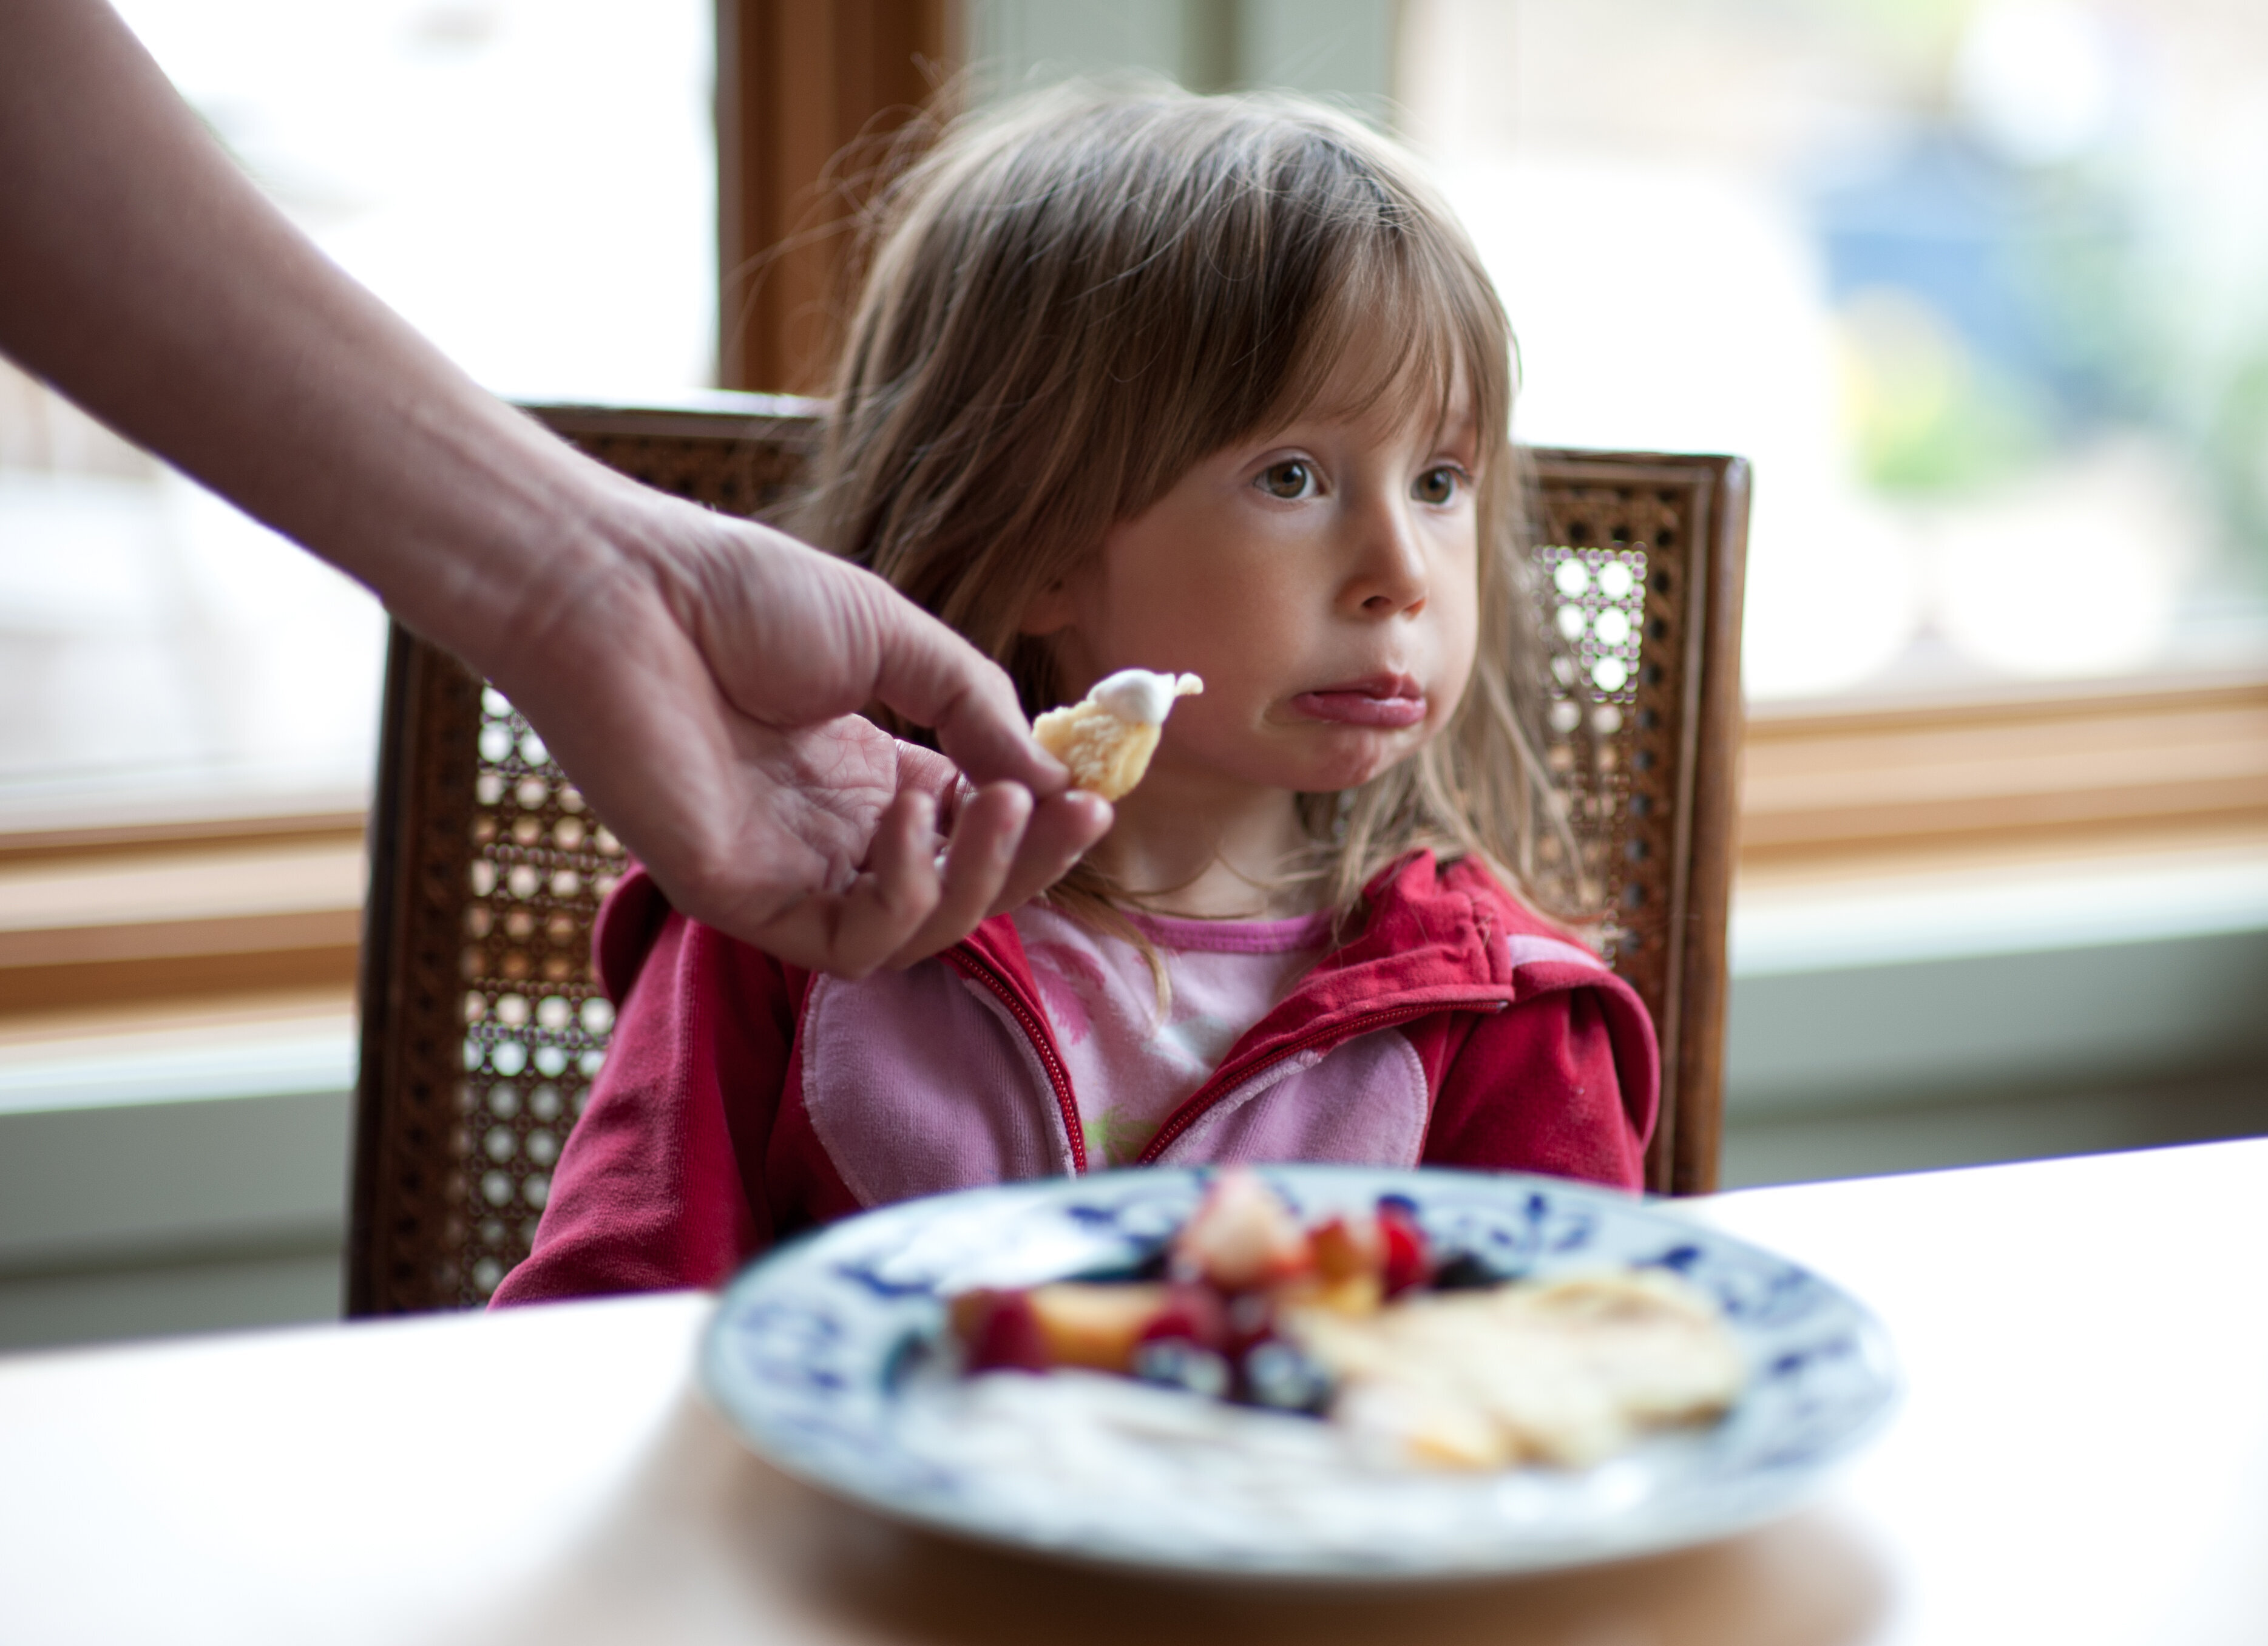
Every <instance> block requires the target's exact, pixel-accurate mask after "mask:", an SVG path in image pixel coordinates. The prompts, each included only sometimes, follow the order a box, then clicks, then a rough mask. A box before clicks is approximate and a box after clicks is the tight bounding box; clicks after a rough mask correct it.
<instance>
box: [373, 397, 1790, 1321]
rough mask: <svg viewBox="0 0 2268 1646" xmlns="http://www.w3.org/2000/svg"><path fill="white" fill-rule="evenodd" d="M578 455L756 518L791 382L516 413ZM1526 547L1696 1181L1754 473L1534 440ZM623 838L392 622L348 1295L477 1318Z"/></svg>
mask: <svg viewBox="0 0 2268 1646" xmlns="http://www.w3.org/2000/svg"><path fill="white" fill-rule="evenodd" d="M812 410H813V409H812V407H811V406H810V404H809V402H799V401H792V400H786V399H781V398H775V397H770V396H759V395H711V396H704V397H703V398H702V400H701V401H700V402H698V403H696V404H691V405H687V406H683V407H679V408H675V409H670V410H622V409H608V408H597V407H568V406H553V407H540V408H535V409H534V412H535V415H536V416H537V417H540V418H541V419H542V420H543V421H544V422H545V423H546V424H549V426H550V427H551V428H553V429H554V430H556V432H558V433H560V434H561V435H563V437H565V438H566V439H569V440H571V441H572V442H574V443H575V444H576V445H577V446H578V447H581V448H582V449H583V450H585V452H588V453H589V454H591V455H593V457H596V458H598V459H599V460H600V461H603V462H606V463H608V464H611V465H612V466H613V467H615V469H620V470H622V472H623V473H625V474H628V475H630V476H634V477H635V478H637V479H639V480H642V481H644V482H645V483H649V484H652V485H655V486H659V487H660V488H661V489H663V490H665V491H673V492H675V493H677V494H679V495H681V496H683V497H688V498H694V499H696V500H697V501H699V502H702V503H704V504H707V505H710V506H712V507H716V508H720V509H725V510H729V511H732V512H733V513H742V514H747V513H755V512H756V511H758V510H760V509H762V508H764V507H766V506H769V505H770V504H772V503H774V502H776V501H777V500H778V499H779V498H782V497H784V495H785V494H786V493H787V492H788V491H789V490H790V488H791V487H792V485H793V484H794V483H795V480H796V477H797V476H798V474H799V471H800V469H801V468H802V465H803V462H804V461H805V458H806V454H807V452H808V450H809V447H810V440H811V437H812V432H813V424H812V415H811V414H812ZM1528 456H1529V459H1530V461H1532V464H1533V484H1532V485H1531V488H1530V497H1531V498H1532V499H1533V504H1534V516H1535V518H1534V521H1533V526H1532V532H1533V535H1532V538H1531V541H1532V542H1534V543H1536V544H1539V545H1541V547H1540V548H1539V549H1538V550H1537V555H1536V558H1537V563H1538V565H1539V566H1540V568H1541V570H1542V572H1543V581H1542V584H1541V586H1540V587H1541V588H1542V591H1543V603H1544V604H1545V606H1546V607H1547V609H1548V613H1549V616H1550V618H1551V620H1552V621H1553V622H1554V623H1555V624H1557V627H1558V630H1559V632H1560V634H1561V635H1562V637H1563V638H1564V640H1565V647H1564V650H1563V653H1562V655H1561V658H1560V661H1558V663H1557V666H1556V667H1557V679H1556V681H1555V683H1554V692H1555V698H1554V701H1553V703H1552V704H1551V705H1550V747H1549V751H1548V752H1549V756H1550V759H1551V761H1552V763H1553V764H1554V765H1555V767H1557V770H1558V771H1559V773H1560V775H1561V777H1562V779H1563V780H1564V781H1565V783H1566V785H1567V788H1568V792H1569V794H1570V798H1571V801H1572V822H1573V824H1574V828H1575V831H1576V837H1577V840H1578V849H1579V850H1580V853H1582V854H1583V857H1584V860H1585V864H1586V867H1587V868H1588V869H1589V870H1590V871H1591V872H1592V874H1593V875H1594V876H1595V877H1596V878H1597V880H1598V881H1599V882H1601V883H1602V884H1603V885H1604V887H1605V889H1606V892H1607V895H1608V897H1609V900H1610V906H1611V908H1612V910H1613V911H1614V917H1613V924H1612V926H1610V928H1609V933H1608V941H1609V945H1610V956H1611V958H1612V960H1613V963H1614V964H1615V966H1616V970H1617V971H1620V972H1621V973H1622V974H1623V975H1624V977H1625V978H1628V979H1629V980H1630V981H1631V984H1632V985H1634V986H1635V987H1636V988H1637V989H1638V993H1639V994H1640V995H1641V996H1643V997H1644V999H1645V1000H1646V1005H1647V1007H1648V1008H1650V1009H1651V1010H1652V1012H1653V1018H1654V1022H1655V1024H1656V1026H1657V1027H1658V1028H1659V1030H1660V1031H1661V1046H1662V1057H1663V1081H1662V1086H1663V1090H1662V1105H1661V1125H1660V1127H1659V1129H1658V1131H1657V1133H1656V1134H1655V1137H1654V1140H1653V1148H1652V1150H1651V1153H1650V1154H1649V1156H1648V1160H1647V1182H1648V1185H1649V1186H1650V1187H1652V1188H1653V1189H1654V1190H1655V1191H1657V1192H1666V1193H1679V1194H1684V1193H1694V1192H1702V1191H1705V1190H1707V1189H1709V1188H1711V1187H1712V1186H1713V1185H1714V1184H1715V1179H1716V1162H1717V1149H1718V1126H1719V1108H1720V1089H1719V1064H1720V1059H1721V1056H1722V1050H1723V1037H1724V1017H1725V999H1726V975H1725V918H1726V907H1727V894H1728V891H1729V886H1730V880H1731V873H1732V854H1733V812H1734V793H1733V784H1734V759H1735V755H1736V752H1737V747H1738V739H1739V725H1740V712H1741V711H1740V698H1739V686H1738V657H1739V640H1740V626H1741V625H1740V616H1741V590H1742V562H1743V556H1744V552H1745V546H1746V535H1747V517H1748V516H1747V495H1748V470H1747V466H1746V464H1744V463H1743V462H1742V461H1740V460H1739V459H1736V458H1727V457H1681V456H1664V455H1653V454H1633V453H1609V452H1578V451H1546V450H1536V451H1533V452H1531V453H1529V454H1528ZM622 862H623V860H622V847H621V846H620V845H619V844H618V843H617V842H616V841H615V838H614V837H613V836H612V835H610V834H609V833H608V830H607V829H606V827H605V825H604V823H602V822H600V820H599V819H597V818H594V817H593V816H591V814H590V812H589V810H588V808H586V807H585V804H584V802H583V801H582V798H581V796H580V795H579V794H578V793H577V792H576V791H575V789H574V786H572V785H571V783H569V782H568V781H567V779H566V777H565V774H564V773H563V772H562V771H560V770H559V768H558V767H557V766H556V764H553V763H552V761H551V760H550V758H549V755H548V754H547V752H546V751H545V749H543V746H542V744H541V741H540V740H539V739H538V738H537V737H536V736H535V734H534V732H533V731H532V730H531V729H530V728H529V727H528V725H527V721H526V720H524V719H523V718H521V717H520V715H519V713H518V712H515V711H514V710H513V708H512V705H511V704H509V703H508V702H506V701H505V700H504V698H503V697H502V696H501V695H500V694H498V693H497V692H496V691H495V690H492V689H489V688H487V687H484V686H483V684H482V682H481V681H479V680H478V679H476V678H475V676H474V675H471V674H470V673H468V671H467V670H466V669H465V668H463V666H462V665H460V663H458V662H457V661H456V660H455V659H454V658H453V657H451V656H450V655H448V654H447V653H445V652H443V651H441V650H440V649H439V648H438V647H436V646H431V645H430V644H428V643H427V642H425V641H423V640H421V639H419V638H416V636H414V635H411V634H409V632H408V631H404V630H402V629H401V628H398V627H397V628H396V629H395V630H394V635H393V641H392V646H391V649H390V652H389V654H388V659H387V683H386V707H385V725H384V733H383V742H382V747H381V752H380V757H379V786H378V797H377V801H376V806H375V810H374V814H373V819H372V829H371V892H370V904H369V907H368V911H367V913H366V916H365V939H364V947H363V957H362V984H361V994H362V1025H363V1028H362V1035H363V1038H362V1074H361V1081H360V1087H359V1091H358V1094H357V1115H356V1133H355V1168H354V1207H353V1226H352V1231H351V1235H350V1244H349V1253H348V1275H349V1279H348V1312H349V1313H350V1314H353V1315H372V1314H388V1313H397V1312H402V1311H407V1310H427V1309H449V1308H472V1307H476V1306H478V1305H479V1304H480V1303H482V1302H483V1301H484V1300H485V1299H486V1298H487V1296H488V1295H489V1294H490V1292H492V1291H493V1290H494V1289H495V1288H496V1285H497V1281H499V1280H501V1279H502V1278H503V1276H504V1273H505V1272H506V1271H507V1270H508V1269H510V1268H511V1266H512V1265H513V1264H514V1263H516V1262H518V1261H519V1258H521V1257H522V1256H524V1255H525V1254H526V1252H527V1248H528V1244H529V1241H530V1239H531V1237H532V1236H533V1234H534V1228H535V1220H536V1216H537V1214H538V1213H539V1212H540V1211H541V1208H542V1205H543V1199H544V1196H545V1194H546V1192H547V1191H548V1190H549V1184H550V1169H551V1166H552V1163H553V1162H554V1161H555V1160H556V1158H557V1157H558V1154H559V1148H560V1145H561V1143H562V1142H563V1140H564V1139H565V1136H566V1133H567V1130H568V1127H569V1126H571V1125H572V1124H573V1121H574V1118H575V1116H576V1114H577V1113H578V1111H579V1110H580V1108H581V1105H582V1103H583V1099H584V1097H585V1095H586V1094H587V1092H588V1091H589V1089H590V1085H591V1081H592V1077H593V1075H594V1074H596V1073H597V1071H598V1068H599V1067H600V1062H601V1060H602V1059H604V1057H605V1054H606V1047H607V1035H608V1030H609V1028H610V1027H611V1025H612V1022H613V1014H612V1012H611V1010H610V1009H609V1008H608V1004H607V1001H606V1000H605V998H604V996H603V995H602V994H601V993H600V991H599V989H598V986H597V984H596V980H595V979H594V978H593V973H592V970H591V964H590V935H591V925H592V921H593V917H594V916H595V915H596V913H597V911H598V907H599V902H600V898H602V897H604V896H605V895H606V893H607V891H608V889H609V888H611V887H612V885H613V884H614V882H615V878H616V876H617V875H619V874H620V873H621V871H622Z"/></svg>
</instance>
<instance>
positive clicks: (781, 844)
mask: <svg viewBox="0 0 2268 1646" xmlns="http://www.w3.org/2000/svg"><path fill="white" fill-rule="evenodd" d="M615 502H616V504H617V506H618V508H619V510H620V512H621V513H622V515H623V516H624V517H626V518H627V521H628V522H629V525H630V529H629V530H627V531H626V532H625V533H624V536H625V538H626V539H628V540H629V541H628V546H627V547H626V549H625V550H624V552H623V554H622V558H621V560H620V561H619V562H618V563H617V564H616V565H615V566H614V567H612V568H610V569H608V570H607V571H604V572H592V573H588V574H585V576H584V577H583V578H582V579H578V581H577V582H576V583H574V584H572V585H563V586H560V587H555V588H545V587H538V588H537V589H536V591H535V592H534V599H533V600H532V601H531V602H530V609H529V610H528V612H527V616H525V617H523V618H521V619H520V620H519V621H517V622H515V623H513V624H510V625H509V628H510V630H511V631H512V635H513V637H514V638H513V640H512V645H511V646H510V649H509V650H508V651H504V650H501V649H500V650H499V651H497V653H496V654H495V655H494V656H493V657H492V658H491V660H490V675H491V677H492V678H494V679H496V680H497V683H498V684H499V685H501V686H502V687H503V688H504V691H505V692H506V694H507V695H508V696H510V697H511V698H512V701H513V702H514V704H515V705H518V706H519V708H520V709H521V710H522V711H523V712H526V713H527V715H528V717H529V719H530V720H532V721H534V724H535V726H536V727H537V728H538V729H539V730H540V731H541V732H542V734H543V736H544V739H545V742H546V743H547V745H548V746H549V748H550V749H551V750H552V752H553V753H554V754H555V755H556V756H557V757H558V758H559V760H560V762H561V764H563V765H564V766H565V767H566V768H567V769H568V770H569V771H572V772H574V773H576V774H578V781H579V782H581V783H582V785H583V787H584V789H585V793H587V794H588V795H589V797H590V799H591V801H592V803H593V805H594V806H595V807H596V808H597V809H598V811H599V813H600V816H604V817H605V818H606V819H607V821H608V825H609V826H610V827H611V828H613V829H614V830H615V832H616V833H617V834H619V835H620V836H621V837H622V838H623V840H624V841H625V842H626V843H627V844H628V845H630V848H631V850H632V851H634V852H636V853H637V855H638V857H639V859H640V860H642V861H643V862H644V864H645V866H646V867H647V869H648V870H649V871H650V872H651V873H652V875H654V876H655V878H656V879H657V880H659V882H660V883H661V885H662V887H663V889H665V890H666V891H667V892H668V894H669V896H670V900H671V902H672V903H673V904H674V905H675V906H676V907H677V908H679V909H681V910H682V911H683V912H686V913H687V914H689V915H692V916H693V917H695V918H696V919H701V920H703V921H706V922H707V923H708V924H710V925H711V926H718V927H719V928H720V929H723V930H725V931H728V932H731V933H733V934H734V935H736V936H739V937H741V938H744V939H746V940H747V941H749V942H751V943H754V944H755V945H756V946H757V947H759V948H763V949H766V950H768V951H769V952H770V953H772V954H775V955H778V956H781V957H783V958H784V959H787V960H791V961H793V962H795V963H799V964H801V965H806V966H810V967H814V968H815V969H818V970H822V971H832V972H836V973H837V974H840V975H843V976H858V975H861V974H863V973H865V972H866V971H871V970H873V968H874V967H876V966H878V965H882V964H886V963H889V964H905V963H909V962H910V961H913V960H917V959H919V958H921V957H922V956H926V955H930V954H934V953H935V952H937V951H938V950H939V949H940V948H944V947H946V945H947V944H950V943H952V942H954V941H957V940H958V939H960V938H961V937H962V936H964V935H965V934H967V933H968V929H969V928H970V927H971V926H974V925H975V924H976V921H977V920H979V919H983V917H984V916H985V915H986V914H987V913H990V912H997V911H998V910H1000V909H1004V908H1008V907H1013V905H1014V904H1019V903H1021V902H1023V901H1024V900H1025V899H1027V898H1028V897H1031V896H1032V895H1033V894H1034V893H1035V892H1037V891H1039V890H1041V889H1044V888H1045V887H1046V886H1048V885H1049V884H1051V883H1052V882H1055V881H1056V880H1057V879H1059V878H1060V877H1061V876H1062V875H1063V874H1064V871H1065V870H1067V869H1068V868H1069V867H1071V864H1072V863H1073V862H1074V861H1075V860H1077V858H1078V856H1079V853H1082V852H1084V851H1085V850H1086V848H1087V847H1088V846H1090V845H1093V844H1094V841H1095V840H1097V839H1098V838H1101V835H1102V833H1103V831H1104V830H1107V829H1108V827H1109V826H1110V808H1109V806H1108V803H1107V802H1105V801H1102V800H1101V799H1100V798H1098V797H1097V796H1095V795H1093V794H1088V793H1080V792H1076V791H1071V790H1069V789H1068V787H1067V778H1066V774H1065V773H1064V770H1063V768H1062V767H1061V766H1060V765H1059V764H1057V762H1055V761H1054V760H1053V759H1052V758H1050V757H1049V756H1047V755H1046V754H1045V753H1043V752H1042V751H1041V750H1040V749H1037V748H1036V746H1035V745H1034V744H1033V743H1032V742H1031V740H1030V737H1029V734H1028V733H1027V728H1026V726H1025V722H1024V718H1023V715H1022V713H1021V712H1020V709H1019V707H1018V705H1017V703H1016V698H1015V693H1014V690H1013V688H1012V687H1011V686H1010V685H1009V683H1008V679H1007V677H1006V675H1004V674H1002V673H1001V672H1000V670H999V669H998V668H995V667H994V666H993V665H992V664H990V662H988V661H985V660H984V659H983V658H982V657H980V656H979V655H978V654H977V653H976V651H975V650H974V649H973V648H971V647H970V646H968V643H967V642H966V641H964V640H962V639H961V637H960V636H958V635H956V634H954V632H953V631H951V630H949V629H947V628H946V626H945V625H944V624H940V623H939V622H937V621H936V620H935V619H934V618H932V617H931V616H928V615H927V614H926V613H924V612H923V611H921V610H919V609H917V608H916V607H914V606H913V605H911V604H910V603H909V602H907V601H905V600H903V599H902V598H901V597H900V596H899V595H898V594H896V593H895V591H894V590H892V589H891V588H890V587H888V586H887V585H886V584H885V583H883V582H882V581H881V579H879V578H876V577H874V576H873V575H871V574H870V573H868V572H863V571H860V570H858V569H857V568H855V567H852V566H850V565H845V564H843V562H841V561H839V560H836V559H834V558H832V557H828V556H826V555H822V554H821V553H819V552H818V551H816V550H812V549H808V548H806V547H805V546H804V545H803V544H801V543H797V542H796V541H794V540H793V539H792V538H790V537H786V536H784V535H781V534H779V533H777V532H773V531H768V530H766V529H764V528H761V527H756V526H753V525H748V524H746V523H743V522H740V521H735V520H728V519H726V518H725V517H724V516H721V515H717V514H712V513H708V512H706V511H704V510H701V509H696V508H693V507H690V506H686V505H682V504H679V503H677V502H676V501H675V500H674V499H672V498H664V497H661V496H659V494H656V493H652V492H644V491H639V492H635V493H633V492H630V491H628V490H627V489H626V490H624V491H622V493H621V494H620V495H619V496H618V497H617V498H616V499H615ZM873 702H880V703H884V704H887V705H889V707H891V708H892V709H894V710H895V711H897V712H899V713H900V714H902V715H903V716H904V717H905V718H906V719H907V720H911V721H913V722H915V723H917V724H920V725H926V726H933V727H936V728H937V731H938V737H939V742H940V743H941V744H942V745H943V747H944V750H945V754H944V755H939V754H937V753H934V752H932V751H931V750H929V749H923V748H920V747H917V746H916V745H914V744H911V743H907V742H901V741H899V740H898V739H896V738H894V737H892V736H890V735H889V734H887V733H885V732H883V731H882V730H881V729H880V727H876V726H875V725H874V724H873V722H872V721H871V720H866V719H865V718H863V717H862V716H861V715H859V714H858V712H857V711H858V709H860V708H862V707H864V706H865V705H867V704H870V703H873ZM948 757H950V758H948ZM956 767H957V768H958V769H956ZM963 773H966V774H967V777H966V779H964V778H963V775H962V774H963ZM940 828H942V829H943V830H944V831H945V842H944V843H945V849H944V851H943V852H942V853H940V852H939V845H940V836H939V830H940Z"/></svg>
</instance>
